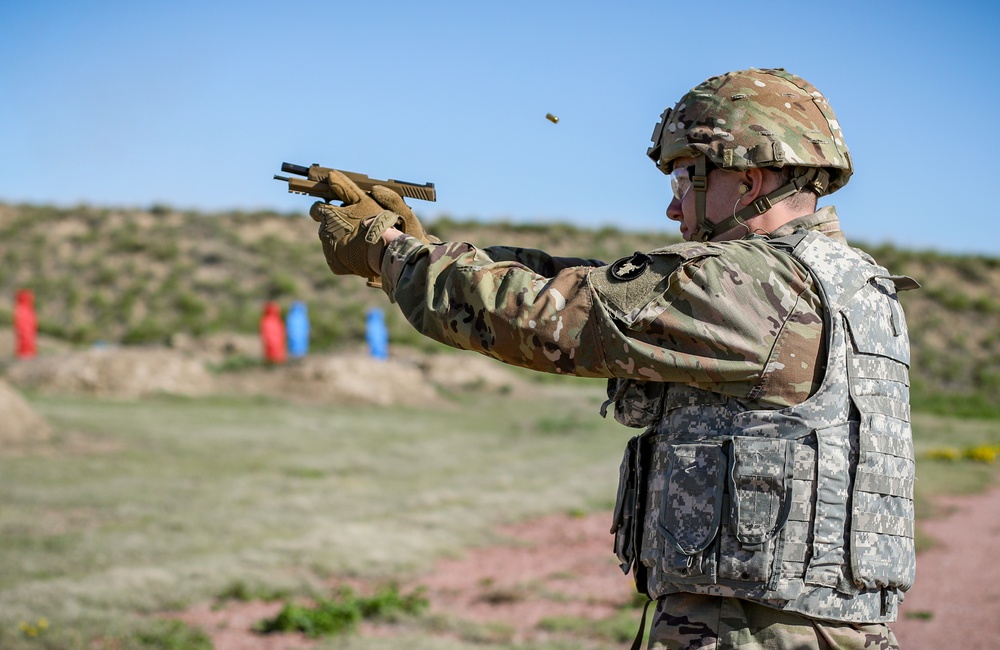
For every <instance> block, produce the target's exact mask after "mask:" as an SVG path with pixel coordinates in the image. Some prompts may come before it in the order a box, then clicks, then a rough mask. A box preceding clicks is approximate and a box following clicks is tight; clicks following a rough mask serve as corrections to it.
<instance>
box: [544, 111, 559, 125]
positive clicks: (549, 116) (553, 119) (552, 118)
mask: <svg viewBox="0 0 1000 650" xmlns="http://www.w3.org/2000/svg"><path fill="white" fill-rule="evenodd" d="M545 119H547V120H548V121H549V122H552V123H553V124H559V118H558V117H556V116H555V115H553V114H552V113H546V114H545Z"/></svg>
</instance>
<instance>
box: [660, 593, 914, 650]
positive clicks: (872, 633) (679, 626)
mask: <svg viewBox="0 0 1000 650" xmlns="http://www.w3.org/2000/svg"><path fill="white" fill-rule="evenodd" d="M647 647H648V648H649V649H650V650H653V649H654V648H656V649H659V648H668V649H670V650H675V649H676V650H682V649H683V650H695V649H697V650H792V649H793V648H794V649H795V650H854V649H855V648H857V649H859V650H863V649H868V650H899V646H898V645H897V644H896V637H895V636H894V635H893V633H892V631H891V630H890V629H889V627H888V626H887V625H885V624H870V625H860V624H854V623H838V622H833V621H820V620H816V619H812V618H809V617H806V616H802V615H801V614H796V613H794V612H783V611H781V610H777V609H772V608H770V607H765V606H763V605H758V604H756V603H751V602H749V601H745V600H740V599H738V598H721V597H716V596H700V595H695V594H673V595H670V596H664V597H663V598H661V599H660V601H659V602H658V603H657V604H656V613H655V614H654V616H653V626H652V628H651V629H650V633H649V645H648V646H647Z"/></svg>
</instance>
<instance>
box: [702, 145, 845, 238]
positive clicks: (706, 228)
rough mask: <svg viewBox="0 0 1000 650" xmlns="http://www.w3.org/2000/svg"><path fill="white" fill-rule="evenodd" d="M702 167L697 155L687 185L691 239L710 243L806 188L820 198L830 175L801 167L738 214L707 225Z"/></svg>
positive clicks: (705, 184)
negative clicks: (692, 218)
mask: <svg viewBox="0 0 1000 650" xmlns="http://www.w3.org/2000/svg"><path fill="white" fill-rule="evenodd" d="M705 167H706V165H705V156H698V158H697V160H695V168H694V177H693V178H692V179H691V186H692V187H693V188H694V190H695V195H694V200H695V202H694V209H695V217H696V225H697V230H696V231H695V233H694V236H693V239H695V240H697V241H711V239H712V237H713V236H714V235H715V234H721V233H724V232H728V231H730V230H732V229H733V228H735V227H736V226H741V225H743V224H744V222H746V221H747V220H748V219H752V218H753V217H756V216H758V215H761V214H764V213H765V212H767V211H768V210H770V209H771V207H772V206H773V205H774V204H775V203H778V202H779V201H783V200H785V199H787V198H788V197H790V196H792V195H793V194H798V193H799V192H801V191H802V190H804V189H806V188H807V187H808V188H809V189H812V190H813V191H814V192H816V194H817V195H818V196H823V195H824V194H825V193H826V188H827V186H828V185H829V183H830V173H829V172H827V171H826V170H825V169H823V168H820V167H804V168H803V169H804V170H805V171H803V172H802V173H800V174H798V175H797V176H795V177H794V178H792V180H791V181H790V182H789V183H788V184H786V185H783V186H781V187H779V188H778V189H776V190H774V191H773V192H771V193H769V194H766V195H764V196H762V197H760V198H758V199H757V200H755V201H754V202H753V203H751V204H750V205H748V206H746V207H745V208H743V209H742V210H740V211H739V212H735V213H733V216H731V217H728V218H726V219H724V220H722V221H720V222H719V223H715V224H713V223H709V221H708V217H707V216H706V214H705V196H706V194H707V193H708V175H707V174H706V173H705Z"/></svg>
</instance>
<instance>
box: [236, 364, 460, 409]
mask: <svg viewBox="0 0 1000 650" xmlns="http://www.w3.org/2000/svg"><path fill="white" fill-rule="evenodd" d="M217 389H218V390H219V392H225V393H235V394H240V395H260V396H268V397H278V398H281V399H286V400H288V401H290V402H298V403H307V404H352V405H357V404H375V405H379V406H388V405H390V404H405V405H411V406H418V405H421V404H430V403H438V402H439V401H440V399H439V397H438V394H437V391H436V390H435V388H434V386H433V385H432V384H430V383H428V381H427V378H425V376H424V373H423V372H422V371H421V370H420V368H419V367H417V366H415V365H413V364H411V363H408V362H406V361H400V360H395V359H388V360H385V361H379V360H377V359H373V358H371V357H370V356H368V355H365V354H360V353H350V354H341V355H325V356H323V355H311V356H308V357H305V358H304V359H301V360H298V361H295V362H291V363H288V364H286V365H283V366H274V367H267V368H257V369H252V370H242V371H239V372H232V373H224V374H223V375H221V376H220V377H219V384H218V387H217Z"/></svg>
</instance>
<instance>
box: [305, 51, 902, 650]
mask: <svg viewBox="0 0 1000 650" xmlns="http://www.w3.org/2000/svg"><path fill="white" fill-rule="evenodd" d="M648 155H649V157H650V158H651V159H652V160H653V162H655V163H656V165H657V166H658V167H659V168H660V170H661V171H662V172H663V173H664V174H667V175H668V176H669V177H670V182H671V186H672V189H673V200H672V201H671V202H670V205H669V206H668V208H667V216H668V217H669V218H670V219H672V220H674V221H677V222H678V223H679V224H680V230H681V234H682V235H683V237H684V239H685V240H687V241H686V242H685V243H682V244H677V245H672V246H667V247H665V248H660V249H657V250H653V251H650V252H647V253H635V254H634V255H631V256H628V257H626V258H624V259H621V260H618V261H617V262H615V263H613V264H610V265H605V264H604V263H602V262H599V261H596V260H583V259H575V258H560V257H552V256H549V255H547V254H545V253H543V252H541V251H536V250H527V249H520V248H503V247H493V248H483V249H479V248H475V247H473V246H471V245H469V244H464V243H457V242H446V243H436V242H435V243H431V241H430V240H429V238H428V237H427V236H426V234H425V233H424V231H423V229H422V227H421V226H420V224H419V222H418V221H417V220H416V218H415V217H414V216H413V213H412V212H410V210H409V208H408V207H407V206H406V205H405V204H404V203H403V201H402V200H401V199H399V197H398V196H396V195H395V194H393V193H391V192H379V191H375V190H373V191H372V193H371V195H368V194H365V193H362V192H361V191H360V190H358V188H357V187H356V186H354V185H353V183H351V182H350V181H349V180H347V179H346V178H344V177H342V176H340V175H339V174H338V173H336V172H334V173H332V174H331V176H330V178H329V179H328V182H329V183H330V184H331V185H332V186H334V187H335V188H336V190H337V193H338V195H340V196H342V198H343V200H344V205H343V206H342V207H336V206H331V205H328V204H324V203H317V204H315V205H314V206H313V209H312V210H311V214H312V216H313V218H315V219H316V220H317V221H320V222H321V226H320V239H321V241H322V242H323V248H324V253H325V254H326V258H327V261H328V264H329V266H330V268H331V269H332V270H333V271H334V273H340V274H344V273H351V274H355V275H359V276H362V277H369V276H372V275H378V276H381V278H382V288H383V290H384V291H385V292H386V294H387V295H388V296H389V298H390V300H392V301H393V302H396V303H397V304H398V305H399V307H400V308H401V309H402V311H403V313H404V314H405V315H406V318H407V319H408V320H409V322H410V323H411V324H412V325H413V326H414V327H416V328H417V329H418V330H419V331H420V332H422V333H423V334H425V335H427V336H429V337H432V338H434V339H436V340H438V341H442V342H444V343H447V344H449V345H452V346H454V347H457V348H462V349H468V350H475V351H477V352H480V353H482V354H485V355H487V356H490V357H493V358H496V359H500V360H502V361H505V362H507V363H511V364H515V365H519V366H523V367H526V368H532V369H535V370H540V371H544V372H553V373H562V374H570V375H577V376H582V377H606V378H608V379H609V391H608V396H609V399H608V402H606V403H605V405H604V408H603V409H602V414H603V412H604V411H605V410H606V409H608V408H613V411H614V415H615V417H616V418H617V419H618V420H619V421H620V422H621V423H623V424H625V425H627V426H630V427H637V428H640V429H642V430H643V432H642V433H641V434H640V435H638V436H635V437H633V438H632V439H631V440H630V441H629V443H628V445H627V448H626V452H625V457H624V459H623V460H622V464H621V483H620V486H619V495H618V503H617V505H616V507H615V514H614V525H613V530H612V532H614V533H615V548H616V553H617V555H618V557H619V559H620V560H621V566H622V569H623V570H624V571H626V572H628V571H632V572H633V575H634V577H635V579H636V584H637V587H638V588H639V590H640V591H642V592H643V593H645V594H648V595H649V596H650V598H651V599H653V600H655V601H656V603H657V605H656V611H655V614H654V620H653V627H652V631H651V638H650V641H649V647H650V648H737V647H738V648H744V649H753V648H880V649H884V648H895V647H897V646H896V641H895V638H894V637H893V635H892V632H891V631H890V630H889V628H888V627H887V623H889V622H892V621H893V620H895V617H896V612H897V606H898V604H899V602H900V601H901V600H902V598H903V592H905V591H906V590H907V589H909V588H910V586H911V585H912V583H913V578H914V570H915V562H914V545H913V501H912V488H913V480H914V462H913V445H912V442H911V436H910V425H909V397H908V388H907V387H908V379H907V373H908V367H909V343H908V339H907V334H906V324H905V321H904V319H903V314H902V311H901V310H900V308H899V304H898V301H897V299H896V291H897V290H902V289H908V288H913V287H915V286H916V283H914V282H913V281H912V280H910V279H909V278H905V277H901V276H891V275H890V274H889V273H888V271H886V269H884V268H882V267H880V266H878V265H877V264H876V263H875V262H874V261H873V260H872V259H871V258H870V257H869V256H867V255H866V254H864V253H862V252H861V251H858V250H855V249H852V248H850V247H849V246H848V245H847V243H846V240H845V239H844V236H843V234H842V233H841V230H840V225H839V222H838V219H837V214H836V211H835V209H834V208H833V207H832V206H830V207H824V208H822V209H819V210H817V209H816V199H817V198H818V197H820V196H824V195H826V194H830V193H832V192H834V191H836V190H838V189H839V188H841V187H843V186H844V185H845V184H846V183H847V182H848V180H849V179H850V177H851V173H852V171H853V166H852V162H851V157H850V154H849V153H848V149H847V146H846V145H845V144H844V140H843V136H842V134H841V131H840V127H839V124H838V122H837V119H836V117H835V116H834V113H833V110H832V109H831V108H830V105H829V104H828V103H827V101H826V99H825V97H824V96H823V95H822V94H820V93H819V91H817V90H816V88H814V87H813V86H812V85H810V84H809V83H808V82H806V81H805V80H803V79H801V78H800V77H797V76H795V75H792V74H789V73H787V72H785V71H784V70H781V69H772V70H758V69H750V70H743V71H738V72H732V73H728V74H725V75H722V76H718V77H712V78H710V79H708V80H707V81H705V82H704V83H702V84H700V85H698V86H696V87H695V88H694V89H692V90H691V91H690V92H689V93H687V94H686V95H685V96H684V97H683V98H682V99H681V100H680V101H679V102H678V103H677V105H676V106H674V107H673V108H668V109H667V110H666V111H665V112H664V113H663V115H662V117H661V120H660V122H659V123H658V124H657V126H656V129H655V131H654V132H653V146H652V147H651V148H650V149H649V151H648ZM370 217H376V218H375V219H373V220H372V219H369V218H370ZM392 224H397V226H398V227H391V226H392ZM643 618H645V614H644V616H643ZM640 633H641V630H640ZM640 642H641V639H640V638H637V639H636V643H635V644H634V646H633V647H635V648H637V647H638V646H639V643H640Z"/></svg>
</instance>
